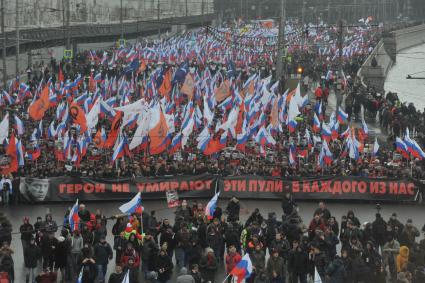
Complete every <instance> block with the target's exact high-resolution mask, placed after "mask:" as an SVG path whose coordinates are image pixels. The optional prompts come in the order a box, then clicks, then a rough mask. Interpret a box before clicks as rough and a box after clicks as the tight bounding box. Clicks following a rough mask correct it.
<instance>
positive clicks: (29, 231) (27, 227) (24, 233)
mask: <svg viewBox="0 0 425 283" xmlns="http://www.w3.org/2000/svg"><path fill="white" fill-rule="evenodd" d="M19 232H21V242H22V251H23V252H25V249H26V248H27V247H28V246H29V244H30V240H31V238H32V237H33V234H34V227H33V226H32V225H31V224H30V222H29V218H28V217H24V223H23V224H22V225H21V227H19Z"/></svg>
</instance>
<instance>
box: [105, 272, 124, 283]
mask: <svg viewBox="0 0 425 283" xmlns="http://www.w3.org/2000/svg"><path fill="white" fill-rule="evenodd" d="M124 276H125V273H124V272H121V273H120V274H118V273H112V274H111V276H109V280H108V283H122V280H123V279H124Z"/></svg>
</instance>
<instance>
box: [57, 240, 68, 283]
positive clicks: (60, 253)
mask: <svg viewBox="0 0 425 283" xmlns="http://www.w3.org/2000/svg"><path fill="white" fill-rule="evenodd" d="M69 249H70V243H69V241H67V240H65V238H64V237H62V236H59V237H58V241H57V245H56V247H55V249H54V253H55V271H56V270H58V269H60V271H61V275H62V281H64V280H65V278H66V276H67V274H65V272H66V271H65V270H66V265H67V259H68V254H69Z"/></svg>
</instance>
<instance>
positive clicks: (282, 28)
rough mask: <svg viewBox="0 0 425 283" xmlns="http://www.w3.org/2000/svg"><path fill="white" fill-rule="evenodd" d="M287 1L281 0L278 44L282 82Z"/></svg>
mask: <svg viewBox="0 0 425 283" xmlns="http://www.w3.org/2000/svg"><path fill="white" fill-rule="evenodd" d="M285 5H286V0H280V22H279V37H278V43H277V61H276V63H277V66H276V71H277V72H276V73H277V79H278V80H281V79H282V76H283V61H282V60H283V50H284V48H285V24H286V7H285Z"/></svg>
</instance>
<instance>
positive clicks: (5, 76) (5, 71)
mask: <svg viewBox="0 0 425 283" xmlns="http://www.w3.org/2000/svg"><path fill="white" fill-rule="evenodd" d="M4 9H5V7H4V0H1V32H2V34H3V48H2V49H3V50H2V51H3V56H2V57H3V87H6V83H7V68H6V37H7V36H6V32H5V27H4V15H5V12H4Z"/></svg>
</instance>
